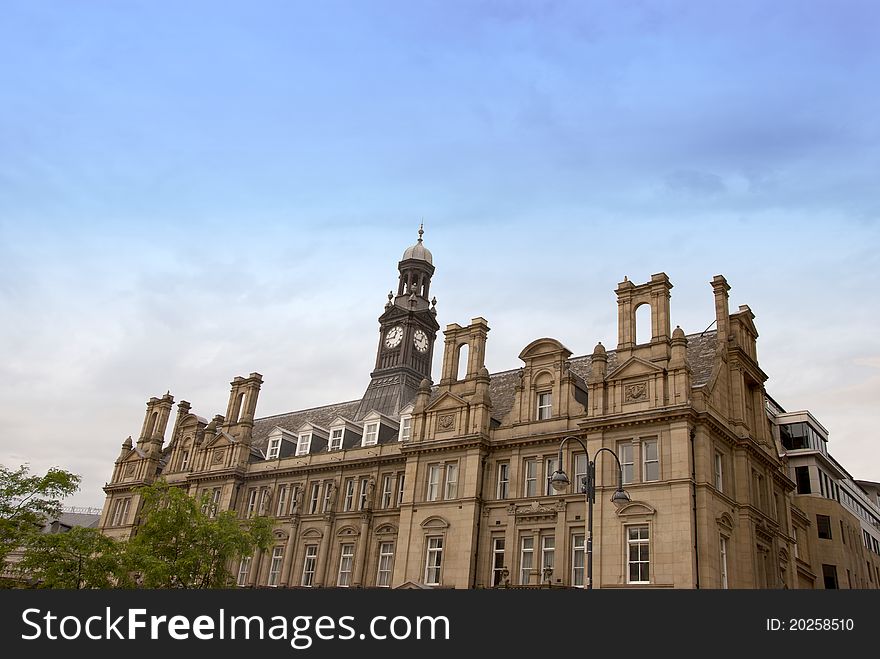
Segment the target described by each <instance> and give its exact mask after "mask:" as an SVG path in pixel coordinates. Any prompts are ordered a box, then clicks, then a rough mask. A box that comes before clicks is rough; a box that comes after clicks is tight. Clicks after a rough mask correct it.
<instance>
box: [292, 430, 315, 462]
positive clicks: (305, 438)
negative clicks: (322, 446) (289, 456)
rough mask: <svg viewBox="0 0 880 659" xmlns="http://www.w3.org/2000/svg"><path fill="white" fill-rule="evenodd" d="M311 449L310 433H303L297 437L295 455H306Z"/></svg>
mask: <svg viewBox="0 0 880 659" xmlns="http://www.w3.org/2000/svg"><path fill="white" fill-rule="evenodd" d="M311 449H312V433H311V432H304V433H300V434H299V435H297V438H296V455H297V456H301V455H308V454H309V451H310V450H311Z"/></svg>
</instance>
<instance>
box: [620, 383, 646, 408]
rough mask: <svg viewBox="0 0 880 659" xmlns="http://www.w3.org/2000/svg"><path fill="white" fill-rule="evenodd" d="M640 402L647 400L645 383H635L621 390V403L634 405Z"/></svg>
mask: <svg viewBox="0 0 880 659" xmlns="http://www.w3.org/2000/svg"><path fill="white" fill-rule="evenodd" d="M641 400H648V383H647V382H636V383H635V384H628V385H626V386H625V387H624V388H623V402H625V403H636V402H638V401H641Z"/></svg>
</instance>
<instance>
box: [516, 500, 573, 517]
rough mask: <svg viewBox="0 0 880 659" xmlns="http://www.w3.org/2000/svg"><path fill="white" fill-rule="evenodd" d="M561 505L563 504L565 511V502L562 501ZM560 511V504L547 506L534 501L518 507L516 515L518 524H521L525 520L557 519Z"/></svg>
mask: <svg viewBox="0 0 880 659" xmlns="http://www.w3.org/2000/svg"><path fill="white" fill-rule="evenodd" d="M559 503H561V504H562V506H563V509H564V505H565V502H563V501H560V502H559ZM559 511H560V506H559V505H558V504H556V505H551V506H545V505H543V504H540V503H538V502H537V501H532V503H530V504H528V505H525V506H516V511H515V513H514V514H515V515H516V520H517V522H521V521H525V520H535V519H546V518H555V517H556V515H557V513H558V512H559Z"/></svg>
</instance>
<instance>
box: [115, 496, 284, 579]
mask: <svg viewBox="0 0 880 659" xmlns="http://www.w3.org/2000/svg"><path fill="white" fill-rule="evenodd" d="M139 493H140V495H141V497H142V499H143V508H142V509H141V524H140V526H139V527H138V532H137V535H136V536H135V537H134V538H132V539H131V540H130V541H129V543H128V547H127V551H126V553H127V559H128V561H129V562H128V568H129V569H130V570H131V571H133V572H134V573H137V575H138V583H139V584H140V585H142V586H144V587H146V588H222V587H225V586H227V585H230V583H231V580H232V575H231V573H230V572H229V570H228V569H227V564H228V563H230V562H231V561H233V560H234V559H238V558H240V557H241V556H244V555H247V554H250V553H251V552H253V551H254V549H255V548H256V547H261V548H266V547H267V546H268V545H269V542H270V540H271V523H270V522H269V520H268V519H267V518H264V517H260V518H256V519H253V520H248V522H247V523H245V524H242V523H241V522H240V521H239V520H238V519H237V517H236V516H235V513H234V512H231V511H226V512H222V513H219V514H218V515H217V516H216V517H210V516H209V515H208V514H207V513H206V512H205V511H207V510H209V509H210V501H209V500H208V498H207V497H206V498H204V499H203V500H201V501H197V500H196V499H194V498H193V497H191V496H189V495H188V494H187V493H186V492H185V491H184V490H183V489H181V488H177V487H172V486H170V485H168V484H166V483H164V482H161V481H158V482H156V483H154V484H153V485H150V486H149V487H144V488H141V489H140V490H139Z"/></svg>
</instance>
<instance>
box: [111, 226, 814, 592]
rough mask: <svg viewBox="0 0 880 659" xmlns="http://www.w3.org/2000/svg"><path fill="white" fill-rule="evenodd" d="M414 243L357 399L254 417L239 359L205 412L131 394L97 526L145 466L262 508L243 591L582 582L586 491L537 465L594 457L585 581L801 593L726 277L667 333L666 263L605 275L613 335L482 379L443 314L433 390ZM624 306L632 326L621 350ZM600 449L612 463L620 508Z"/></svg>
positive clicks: (787, 482)
mask: <svg viewBox="0 0 880 659" xmlns="http://www.w3.org/2000/svg"><path fill="white" fill-rule="evenodd" d="M421 236H422V232H421V230H420V231H419V239H418V241H417V243H416V244H415V245H413V246H412V247H410V248H408V249H407V250H406V251H405V252H404V254H403V258H402V259H401V261H400V262H399V264H398V270H399V278H398V282H397V286H396V293H395V291H393V290H392V291H391V292H390V293H389V295H388V302H387V304H386V305H385V308H384V310H382V313H381V315H380V316H379V319H378V320H379V341H378V346H377V350H376V358H375V366H374V369H373V371H372V372H371V374H370V382H369V385H368V386H367V388H366V391H365V392H364V395H363V397H362V398H360V399H358V400H353V401H348V402H341V403H334V404H331V405H326V406H323V407H317V408H312V409H307V410H300V411H296V412H290V413H287V414H280V415H276V416H269V417H259V418H258V417H257V414H256V410H257V402H258V396H259V393H260V388H261V386H262V384H263V380H262V377H261V376H260V374H259V373H251V374H250V375H249V376H248V377H236V378H235V379H234V380H233V381H232V383H231V391H230V396H229V404H228V407H227V409H226V413H225V414H224V415H216V416H214V417H213V418H211V420H210V421H209V420H207V418H203V417H201V416H198V415H196V414H195V413H193V412H192V411H191V407H190V404H189V403H188V402H186V401H182V402H180V403H179V404H178V405H177V411H176V414H175V415H174V419H173V423H172V415H173V412H174V409H173V404H174V400H173V398H172V396H171V395H170V394H166V395H165V396H163V397H161V398H152V399H150V401H149V402H148V403H147V410H146V415H145V418H144V423H143V426H142V429H141V432H140V434H139V436H138V439H137V441H136V442H132V440H131V438H129V439H128V440H126V442H125V443H124V444H123V446H122V450H121V453H120V454H119V457H118V459H117V460H116V464H115V467H114V469H113V475H112V478H111V481H110V482H109V483H108V484H107V485H106V487H105V491H106V493H107V499H106V503H105V506H104V511H103V515H102V521H101V527H102V529H103V530H104V532H105V533H107V534H108V535H112V536H115V537H120V538H126V537H129V536H130V535H131V534H132V533H133V532H134V531H135V525H136V520H137V514H138V509H139V504H140V502H139V500H138V495H137V492H136V488H137V487H138V486H140V485H143V484H146V483H149V482H151V481H153V480H154V479H155V478H157V477H161V478H164V479H166V480H167V481H168V482H169V483H171V484H174V485H179V486H181V487H186V488H187V489H188V490H189V491H190V492H191V493H192V494H194V495H199V494H203V493H207V494H208V495H209V496H210V498H211V501H212V502H213V503H212V509H214V510H227V509H232V510H235V511H237V512H238V514H239V515H240V516H241V517H242V518H247V517H251V516H254V515H268V516H271V517H272V518H273V520H274V544H273V546H271V547H270V548H269V550H268V551H266V552H260V551H258V552H256V553H255V554H254V555H253V556H249V557H245V558H244V559H242V561H241V563H240V564H238V565H236V566H235V569H234V572H235V574H236V575H237V582H238V584H239V585H241V586H282V587H285V586H286V587H301V586H313V587H317V586H325V587H331V586H332V587H336V586H354V587H358V586H360V587H377V586H378V587H401V586H403V587H418V586H421V587H425V586H427V587H452V588H484V587H493V586H510V587H513V586H532V587H536V586H544V587H547V586H560V587H564V586H573V587H582V586H584V584H585V582H586V580H587V576H588V575H587V569H586V560H585V544H586V543H585V535H586V521H587V509H586V504H585V497H584V494H583V493H581V492H580V487H579V486H577V485H573V486H572V487H571V488H570V489H569V491H567V492H563V493H561V494H558V493H556V492H555V491H554V490H553V489H552V488H550V486H549V477H550V475H551V474H552V473H553V472H554V471H556V470H557V469H559V468H560V466H561V467H562V468H563V469H564V470H565V471H566V473H567V474H569V475H570V476H571V481H572V482H573V483H575V484H579V483H580V482H581V480H582V478H583V476H584V474H585V473H586V470H587V463H588V459H589V460H592V459H593V458H594V457H595V458H596V464H597V477H596V483H597V497H596V502H595V510H594V540H593V587H596V588H725V587H729V588H781V587H788V588H797V587H803V586H812V585H813V584H812V583H808V579H807V578H806V577H804V578H802V577H801V576H800V570H799V568H798V564H797V561H796V557H797V556H798V554H797V553H796V552H797V550H796V539H795V537H794V535H793V529H794V528H795V527H796V526H797V525H798V524H801V526H802V527H804V528H808V527H809V524H810V519H809V518H808V517H807V515H806V514H804V513H803V512H799V511H798V510H797V509H796V508H795V507H793V505H792V502H793V495H794V492H795V483H794V481H793V480H792V479H791V478H790V477H789V473H788V469H787V466H786V464H785V462H784V457H783V455H784V454H783V452H782V451H781V449H780V446H779V445H778V441H777V439H776V438H775V435H774V426H773V424H772V423H771V421H770V419H769V417H768V414H767V412H766V409H765V397H766V394H765V391H764V382H765V380H766V379H767V376H766V375H765V374H764V372H763V371H762V370H761V368H760V366H759V364H758V358H757V351H756V339H757V337H758V332H757V330H756V328H755V324H754V315H753V314H752V312H751V310H750V309H749V308H748V307H747V306H741V307H739V309H737V310H735V311H733V312H732V313H731V311H730V310H729V308H728V290H729V288H730V287H729V286H728V284H727V281H726V280H725V279H724V277H722V276H716V277H715V278H714V279H713V280H712V281H711V291H712V295H713V296H714V302H715V319H714V325H715V328H714V329H712V330H708V331H704V332H701V333H699V334H690V335H687V334H685V332H684V331H683V330H682V329H681V328H680V327H676V328H675V329H674V330H673V329H672V316H671V311H670V291H671V289H672V283H671V282H670V280H669V278H668V277H667V276H666V274H663V273H660V274H656V275H653V276H652V277H651V279H650V280H649V281H647V282H645V283H642V284H636V283H634V282H631V281H628V280H627V279H624V281H622V282H620V283H619V284H618V286H617V288H616V291H615V293H616V296H617V306H618V314H619V322H618V343H617V346H616V349H613V350H609V349H606V348H605V347H604V346H602V344H601V343H600V344H598V345H596V346H595V348H594V349H593V350H592V351H591V352H590V353H589V354H586V355H581V356H574V355H573V353H572V351H571V350H569V349H568V348H567V347H566V346H565V345H563V344H562V343H560V342H559V341H558V340H556V339H553V338H538V339H536V340H534V341H532V342H531V343H530V344H529V345H527V346H525V347H524V348H523V350H522V352H521V353H520V354H519V359H520V360H521V361H522V365H521V367H520V368H517V369H514V370H511V371H505V372H501V373H494V374H490V373H489V372H488V370H487V369H486V367H485V355H486V350H487V337H488V334H489V324H488V322H487V321H486V320H485V319H483V318H481V317H477V318H474V319H472V320H471V322H470V323H468V324H467V325H464V326H462V325H458V324H455V323H453V324H449V325H447V326H446V329H445V331H444V332H443V345H442V349H443V359H442V369H441V373H440V378H439V380H438V381H437V383H436V384H433V383H432V373H431V363H432V357H433V353H434V348H435V342H436V340H437V338H438V331H439V329H440V326H439V325H438V323H437V319H436V316H437V311H436V306H435V301H433V300H432V299H431V294H430V287H431V278H432V275H433V274H434V264H433V259H432V255H431V252H430V251H428V249H427V248H426V247H425V246H424V244H423V240H422V237H421ZM640 307H647V309H649V310H650V319H649V321H647V322H649V323H650V329H651V331H650V340H648V341H646V342H642V343H637V341H636V318H637V313H636V311H637V309H639V308H640ZM523 312H524V313H528V310H527V309H523ZM639 319H640V320H641V319H642V315H641V313H640V314H639ZM169 424H171V426H172V428H171V437H170V441H168V442H166V441H165V435H166V430H167V427H168V425H169ZM568 436H573V437H575V438H578V439H580V440H581V441H583V442H584V443H585V444H586V446H587V449H588V452H589V457H587V456H585V454H584V451H583V449H582V448H581V447H580V445H579V444H578V443H577V442H575V441H569V442H566V445H565V451H564V452H563V454H562V455H563V458H562V460H563V464H562V465H559V464H558V454H559V447H560V443H561V441H562V440H563V438H565V437H568ZM600 448H607V449H610V450H613V451H615V453H616V455H618V456H619V457H620V461H621V463H622V473H623V479H624V482H625V488H626V490H627V492H628V494H629V495H630V501H629V502H627V503H626V504H624V505H616V504H613V503H611V496H612V494H613V492H614V491H615V489H616V486H617V473H618V472H617V467H616V463H615V461H614V460H613V458H612V457H611V456H609V454H608V453H607V452H601V453H598V454H597V451H598V450H599V449H600ZM807 573H808V574H812V575H815V574H816V570H815V567H811V568H810V569H809V570H807Z"/></svg>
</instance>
